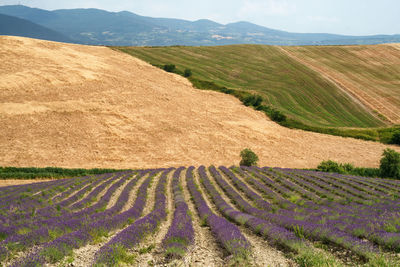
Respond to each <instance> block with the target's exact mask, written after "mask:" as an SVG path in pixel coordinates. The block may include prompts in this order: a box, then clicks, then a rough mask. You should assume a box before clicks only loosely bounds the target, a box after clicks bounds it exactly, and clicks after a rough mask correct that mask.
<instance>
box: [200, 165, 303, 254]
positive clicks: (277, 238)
mask: <svg viewBox="0 0 400 267" xmlns="http://www.w3.org/2000/svg"><path fill="white" fill-rule="evenodd" d="M209 170H210V173H211V175H212V176H213V177H214V179H215V181H216V182H217V184H218V185H220V187H221V188H222V189H223V190H224V191H225V192H226V193H227V195H228V196H229V197H230V198H231V199H232V200H233V202H234V203H235V204H236V205H237V206H238V207H239V209H240V210H242V211H244V212H240V211H238V210H236V209H234V208H233V207H232V206H231V205H229V204H228V203H227V202H226V201H225V200H224V199H223V197H222V196H221V194H220V193H219V192H218V191H217V190H216V188H215V187H214V186H213V184H212V183H211V181H210V179H209V178H208V176H207V173H206V170H205V167H204V166H201V167H200V168H199V169H198V171H199V176H200V180H201V183H202V184H203V185H204V188H205V189H206V191H207V192H208V193H209V195H210V196H211V198H212V200H213V202H214V203H215V205H216V206H217V208H218V209H219V210H220V211H221V213H222V214H223V215H224V216H226V217H227V218H229V219H230V220H232V221H235V222H236V223H238V224H241V225H246V226H247V227H249V228H250V229H251V230H252V231H254V232H255V233H257V234H261V235H262V236H263V237H264V238H265V239H267V240H268V241H270V242H271V243H272V244H274V245H277V246H279V247H284V248H286V249H288V250H291V251H296V252H297V248H298V247H300V246H301V245H300V242H301V241H300V240H299V238H298V237H296V235H295V234H294V233H292V232H290V231H287V230H286V229H285V228H282V227H280V226H278V225H276V224H274V223H271V222H269V221H266V220H264V219H262V217H263V216H264V215H265V214H268V212H267V211H265V210H260V209H257V208H255V207H253V206H251V205H250V204H249V203H248V202H247V201H245V200H244V199H243V198H242V197H241V196H240V194H239V193H237V192H236V191H235V190H234V189H233V188H232V187H231V186H230V185H229V184H228V183H227V182H226V181H225V180H224V179H223V178H222V176H221V175H220V173H219V172H218V171H217V170H216V168H215V167H214V166H211V167H210V169H209ZM253 193H254V192H253Z"/></svg>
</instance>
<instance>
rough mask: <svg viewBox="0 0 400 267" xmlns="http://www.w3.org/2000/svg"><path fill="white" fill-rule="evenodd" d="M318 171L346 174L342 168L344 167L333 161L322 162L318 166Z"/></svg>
mask: <svg viewBox="0 0 400 267" xmlns="http://www.w3.org/2000/svg"><path fill="white" fill-rule="evenodd" d="M317 170H318V171H321V172H337V173H343V172H344V169H343V168H342V166H340V164H339V163H337V162H335V161H333V160H327V161H323V162H321V163H320V164H319V165H318V167H317Z"/></svg>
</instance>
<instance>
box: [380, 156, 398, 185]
mask: <svg viewBox="0 0 400 267" xmlns="http://www.w3.org/2000/svg"><path fill="white" fill-rule="evenodd" d="M379 169H380V171H381V176H382V177H391V178H396V179H400V153H397V152H396V151H394V150H393V149H390V148H387V149H385V150H384V151H383V157H382V159H381V166H380V167H379Z"/></svg>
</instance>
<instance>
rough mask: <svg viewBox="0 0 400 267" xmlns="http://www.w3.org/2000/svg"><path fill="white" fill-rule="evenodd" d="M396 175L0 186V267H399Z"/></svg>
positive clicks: (222, 171) (172, 177) (175, 174)
mask: <svg viewBox="0 0 400 267" xmlns="http://www.w3.org/2000/svg"><path fill="white" fill-rule="evenodd" d="M399 193H400V182H399V181H396V180H387V179H373V178H367V177H357V176H348V175H338V174H333V173H323V172H313V171H306V170H298V169H283V168H269V167H264V168H259V167H235V166H232V167H230V168H227V167H224V166H220V167H218V168H216V167H214V166H211V167H208V168H206V167H204V166H200V167H198V168H195V167H189V168H185V167H180V168H163V169H144V170H136V171H126V172H120V173H110V174H102V175H95V176H86V177H76V178H71V179H63V180H57V181H48V182H42V183H35V184H28V185H14V186H6V187H2V188H0V203H1V204H0V261H1V263H2V265H4V266H43V265H46V266H59V265H60V264H62V265H69V266H137V265H140V266H154V265H166V266H176V265H178V266H222V265H232V266H238V265H239V266H241V265H247V266H249V265H250V266H400V265H399V264H400V258H399V254H398V253H399V251H400V221H399V219H398V214H399V212H400V211H399V209H400V205H399V204H400V203H399V202H400V200H399V198H398V195H399Z"/></svg>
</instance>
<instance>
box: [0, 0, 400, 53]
mask: <svg viewBox="0 0 400 267" xmlns="http://www.w3.org/2000/svg"><path fill="white" fill-rule="evenodd" d="M0 13H2V14H6V15H10V16H15V17H19V18H22V19H26V20H29V21H32V22H34V23H37V24H39V25H42V26H44V27H47V28H50V29H53V30H55V31H57V32H60V33H62V34H64V35H66V36H68V37H69V38H70V39H73V40H75V42H77V43H81V44H93V45H115V46H121V45H125V46H170V45H187V46H198V45H201V46H204V45H205V46H210V45H229V44H244V43H245V44H270V45H328V44H335V45H337V44H379V43H388V42H400V35H390V36H389V35H376V36H344V35H335V34H324V33H322V34H321V33H305V34H303V33H291V32H286V31H280V30H274V29H270V28H266V27H262V26H259V25H255V24H252V23H249V22H245V21H241V22H235V23H229V24H226V25H223V24H219V23H216V22H213V21H210V20H205V19H203V20H198V21H187V20H180V19H169V18H152V17H145V16H140V15H137V14H134V13H131V12H127V11H122V12H108V11H104V10H99V9H64V10H54V11H47V10H43V9H37V8H30V7H26V6H22V5H11V6H0Z"/></svg>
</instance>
